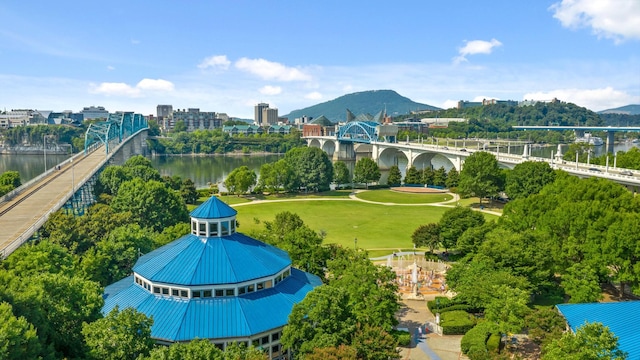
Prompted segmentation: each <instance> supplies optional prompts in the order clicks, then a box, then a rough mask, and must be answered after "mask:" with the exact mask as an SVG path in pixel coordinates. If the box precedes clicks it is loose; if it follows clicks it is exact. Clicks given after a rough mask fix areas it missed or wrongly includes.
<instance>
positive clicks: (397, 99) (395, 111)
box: [284, 90, 440, 122]
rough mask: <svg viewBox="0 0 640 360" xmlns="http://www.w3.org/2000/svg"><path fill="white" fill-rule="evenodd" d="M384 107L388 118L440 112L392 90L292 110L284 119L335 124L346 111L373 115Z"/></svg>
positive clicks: (360, 93)
mask: <svg viewBox="0 0 640 360" xmlns="http://www.w3.org/2000/svg"><path fill="white" fill-rule="evenodd" d="M385 107H386V109H387V114H388V115H390V116H397V115H404V114H409V113H410V112H411V111H416V110H440V108H437V107H435V106H431V105H427V104H420V103H417V102H415V101H412V100H411V99H409V98H406V97H404V96H401V95H400V94H398V93H397V92H395V91H393V90H369V91H362V92H357V93H353V94H347V95H343V96H340V97H339V98H336V99H333V100H330V101H327V102H323V103H320V104H317V105H313V106H310V107H307V108H304V109H300V110H294V111H292V112H290V113H289V114H287V115H284V117H288V118H289V122H293V120H294V119H295V118H299V117H302V116H303V115H306V116H312V117H313V118H314V119H315V118H317V117H318V116H320V115H324V116H326V117H327V118H328V119H329V120H331V121H333V122H337V121H346V120H347V109H349V110H351V112H352V113H353V114H354V115H356V116H357V115H359V114H371V115H375V114H377V113H379V112H380V111H383V110H384V109H385Z"/></svg>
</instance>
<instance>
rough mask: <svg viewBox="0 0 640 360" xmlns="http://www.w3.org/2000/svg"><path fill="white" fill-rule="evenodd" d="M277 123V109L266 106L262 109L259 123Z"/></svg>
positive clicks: (264, 124)
mask: <svg viewBox="0 0 640 360" xmlns="http://www.w3.org/2000/svg"><path fill="white" fill-rule="evenodd" d="M277 123H278V109H273V108H266V109H262V123H260V124H259V125H261V126H267V125H276V124H277Z"/></svg>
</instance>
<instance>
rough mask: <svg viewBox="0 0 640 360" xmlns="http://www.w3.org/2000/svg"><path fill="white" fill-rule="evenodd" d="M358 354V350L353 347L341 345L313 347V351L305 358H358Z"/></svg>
mask: <svg viewBox="0 0 640 360" xmlns="http://www.w3.org/2000/svg"><path fill="white" fill-rule="evenodd" d="M357 355H358V352H357V350H356V349H354V348H353V347H351V346H348V345H340V346H337V347H335V346H331V347H325V348H317V349H313V352H312V353H310V354H307V355H306V356H305V357H304V358H305V360H356V359H358V357H357Z"/></svg>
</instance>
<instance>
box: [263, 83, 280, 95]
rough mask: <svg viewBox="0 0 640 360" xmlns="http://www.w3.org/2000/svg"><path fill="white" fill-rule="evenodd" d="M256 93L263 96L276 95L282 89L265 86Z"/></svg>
mask: <svg viewBox="0 0 640 360" xmlns="http://www.w3.org/2000/svg"><path fill="white" fill-rule="evenodd" d="M258 91H260V93H261V94H264V95H278V94H280V93H281V92H282V88H281V87H280V86H271V85H266V86H263V87H262V88H260V90H258Z"/></svg>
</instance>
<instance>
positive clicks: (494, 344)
mask: <svg viewBox="0 0 640 360" xmlns="http://www.w3.org/2000/svg"><path fill="white" fill-rule="evenodd" d="M500 339H501V336H500V335H499V334H496V333H493V334H491V336H489V340H487V350H489V352H491V353H494V354H497V353H499V352H500Z"/></svg>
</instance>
